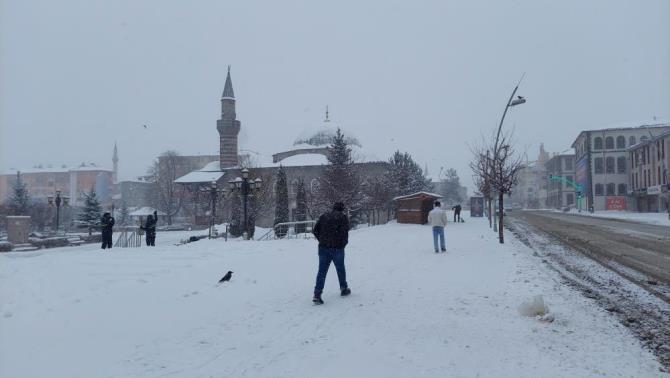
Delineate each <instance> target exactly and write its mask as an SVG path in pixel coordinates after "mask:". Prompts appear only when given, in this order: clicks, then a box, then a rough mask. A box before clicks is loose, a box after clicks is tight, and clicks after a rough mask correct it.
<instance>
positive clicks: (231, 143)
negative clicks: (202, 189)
mask: <svg viewBox="0 0 670 378" xmlns="http://www.w3.org/2000/svg"><path fill="white" fill-rule="evenodd" d="M240 126H241V125H240V121H238V120H237V119H236V115H235V93H234V92H233V82H232V80H231V79H230V66H228V76H226V84H225V85H224V87H223V95H222V96H221V119H220V120H218V121H216V129H217V130H218V131H219V141H220V144H219V163H220V165H221V168H222V169H223V168H229V167H235V166H237V165H238V160H237V134H239V133H240Z"/></svg>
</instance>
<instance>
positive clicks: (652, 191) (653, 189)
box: [647, 185, 661, 194]
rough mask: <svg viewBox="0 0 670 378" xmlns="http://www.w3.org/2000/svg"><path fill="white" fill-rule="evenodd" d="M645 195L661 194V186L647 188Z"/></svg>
mask: <svg viewBox="0 0 670 378" xmlns="http://www.w3.org/2000/svg"><path fill="white" fill-rule="evenodd" d="M647 194H661V185H655V186H650V187H648V188H647Z"/></svg>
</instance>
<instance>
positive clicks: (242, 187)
mask: <svg viewBox="0 0 670 378" xmlns="http://www.w3.org/2000/svg"><path fill="white" fill-rule="evenodd" d="M228 183H229V184H230V189H231V190H235V191H239V192H240V194H241V195H242V203H243V208H244V232H243V236H244V239H245V240H248V239H249V235H250V233H249V220H248V216H247V201H248V198H249V196H250V195H252V194H253V193H254V192H255V191H258V190H260V189H261V186H262V185H263V180H261V178H260V177H259V178H256V179H255V180H253V179H250V178H249V170H248V169H247V168H244V169H243V170H242V177H239V176H238V177H236V178H235V179H234V180H230V181H228Z"/></svg>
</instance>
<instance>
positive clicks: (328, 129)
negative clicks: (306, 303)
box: [175, 67, 387, 227]
mask: <svg viewBox="0 0 670 378" xmlns="http://www.w3.org/2000/svg"><path fill="white" fill-rule="evenodd" d="M235 101H236V98H235V93H234V91H233V83H232V80H231V77H230V67H228V74H227V76H226V82H225V85H224V89H223V94H222V96H221V118H220V119H219V120H217V121H216V129H217V131H218V133H219V159H218V161H212V162H210V163H208V164H206V165H205V166H204V167H202V168H200V169H198V170H195V171H192V172H189V173H188V174H186V175H184V176H182V177H180V178H178V179H177V180H176V181H175V182H177V183H179V184H181V185H185V186H186V187H187V188H189V191H190V192H191V193H194V195H196V196H197V195H198V194H197V193H198V191H199V190H198V188H201V187H205V186H206V187H209V186H211V185H212V182H216V183H217V187H219V188H228V182H229V181H230V180H234V179H235V178H237V177H240V176H241V169H242V168H246V167H243V165H245V164H243V163H241V159H240V153H239V149H238V134H239V132H240V130H241V128H242V123H241V122H240V121H239V120H238V119H237V114H236V112H235ZM336 130H337V127H336V126H334V125H332V122H330V119H329V115H328V111H327V110H326V119H325V121H324V122H323V123H322V124H321V125H318V126H317V127H316V128H314V129H313V130H308V131H306V132H303V133H302V134H300V135H298V137H297V138H296V140H295V142H294V143H293V146H291V147H290V148H288V149H287V150H286V151H279V152H277V153H275V154H273V156H272V157H273V163H274V165H272V166H266V167H251V166H250V167H248V168H249V171H250V172H249V177H250V178H254V179H255V178H257V177H260V178H262V180H263V185H264V186H266V188H267V189H272V193H274V187H275V180H276V176H277V171H278V169H279V167H280V165H281V166H283V168H284V170H285V172H286V176H287V181H288V192H289V213H290V217H289V218H290V220H293V219H294V215H293V214H294V211H295V208H296V193H297V186H298V182H299V181H300V180H302V181H303V182H304V184H305V190H306V191H307V192H308V193H309V192H311V193H314V191H315V190H316V188H317V186H318V179H319V177H320V176H321V175H322V174H323V171H324V164H326V163H327V160H326V156H327V154H328V149H327V147H328V146H329V145H330V143H331V141H332V140H333V138H334V136H335V133H336ZM343 132H344V133H345V138H346V139H347V142H348V143H349V145H350V146H352V149H353V151H352V153H353V154H354V156H358V155H359V154H357V152H360V149H362V145H361V143H360V142H359V141H358V140H357V139H356V138H355V137H354V136H353V135H352V134H351V133H348V132H346V131H343ZM357 160H358V159H357ZM356 167H357V168H358V169H359V174H360V176H361V178H362V179H363V180H364V181H365V180H366V179H367V178H371V177H376V176H381V175H383V174H385V172H386V167H387V163H386V162H365V161H364V162H358V163H356ZM267 186H270V187H267ZM201 195H202V194H201ZM226 201H227V199H224V200H223V202H224V204H225V202H226ZM194 202H195V203H197V201H194ZM266 210H267V211H266V213H265V214H260V215H259V217H258V218H257V219H256V224H257V225H258V226H260V227H271V226H272V224H273V222H274V207H273V208H272V209H266ZM194 213H196V215H195V219H193V221H194V222H195V223H205V222H206V219H207V217H205V216H204V214H203V215H201V216H198V215H197V214H198V211H197V210H196V211H194ZM200 213H202V211H201V212H200ZM217 218H218V219H217V221H225V220H227V219H226V215H223V216H218V214H217ZM308 219H309V216H308Z"/></svg>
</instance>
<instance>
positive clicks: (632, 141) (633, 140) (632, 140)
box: [628, 136, 637, 146]
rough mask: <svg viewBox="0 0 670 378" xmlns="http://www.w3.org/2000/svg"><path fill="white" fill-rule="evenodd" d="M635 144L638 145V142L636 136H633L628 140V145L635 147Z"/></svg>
mask: <svg viewBox="0 0 670 378" xmlns="http://www.w3.org/2000/svg"><path fill="white" fill-rule="evenodd" d="M635 143H637V140H635V137H634V136H631V137H630V138H628V145H629V146H632V145H634V144H635Z"/></svg>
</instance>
